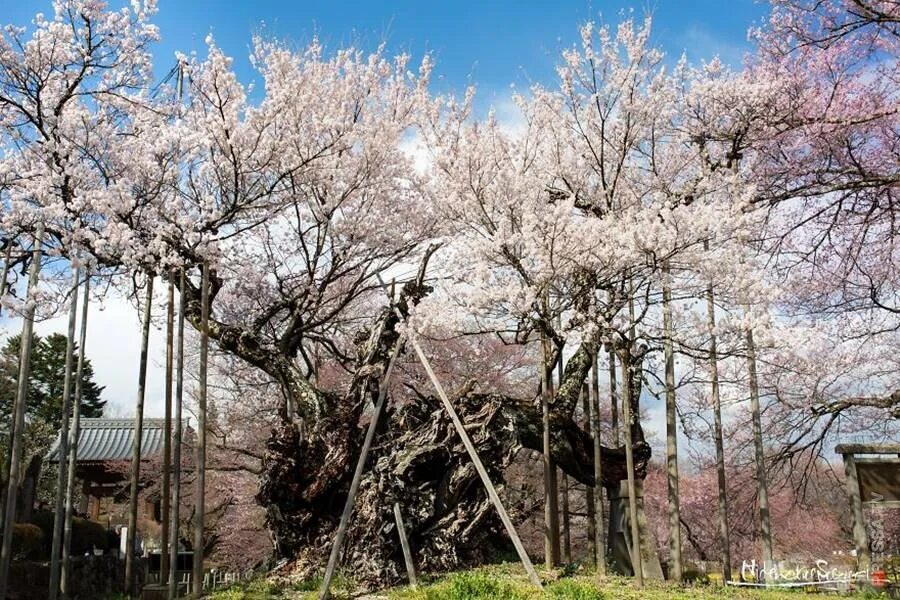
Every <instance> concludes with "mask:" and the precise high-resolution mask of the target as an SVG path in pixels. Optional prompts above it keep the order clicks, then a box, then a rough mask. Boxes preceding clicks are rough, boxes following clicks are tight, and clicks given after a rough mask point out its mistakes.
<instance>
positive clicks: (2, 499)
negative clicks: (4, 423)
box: [0, 239, 16, 539]
mask: <svg viewBox="0 0 900 600" xmlns="http://www.w3.org/2000/svg"><path fill="white" fill-rule="evenodd" d="M12 247H13V240H12V239H9V240H7V241H6V253H5V255H4V259H3V273H2V275H0V315H2V314H3V302H2V300H3V296H5V295H6V278H7V277H8V276H9V261H10V259H11V258H12ZM10 421H15V419H10ZM15 435H16V428H15V423H14V422H11V423H10V427H9V434H8V444H7V446H6V455H5V456H4V457H3V472H0V482H2V481H4V480H5V479H6V478H7V477H8V476H9V470H10V463H11V461H12V456H11V453H10V451H11V450H12V445H13V437H15ZM2 489H3V488H2V487H0V490H2ZM5 507H6V496H3V495H0V536H2V535H3V515H5V514H6V510H5ZM0 539H2V538H0Z"/></svg>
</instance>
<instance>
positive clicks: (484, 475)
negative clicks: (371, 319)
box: [378, 276, 544, 589]
mask: <svg viewBox="0 0 900 600" xmlns="http://www.w3.org/2000/svg"><path fill="white" fill-rule="evenodd" d="M378 281H379V282H380V283H381V286H382V287H383V288H384V289H385V290H387V286H386V285H385V284H384V281H382V280H381V277H380V276H378ZM394 313H396V315H397V318H398V319H400V322H401V323H405V322H406V319H404V318H403V315H402V314H401V313H400V311H399V310H398V309H397V307H396V306H395V307H394ZM407 340H408V341H409V343H410V345H411V346H412V347H413V349H414V350H415V351H416V355H417V356H418V357H419V362H421V363H422V366H423V367H424V368H425V372H426V373H427V374H428V378H429V379H431V383H432V385H434V389H435V391H437V394H438V397H439V398H440V399H441V403H442V404H443V405H444V409H445V410H446V411H447V414H449V415H450V420H451V421H452V422H453V427H454V428H455V429H456V433H457V434H459V437H460V439H462V442H463V446H465V447H466V452H468V453H469V458H470V459H471V460H472V464H473V465H475V470H476V471H478V476H479V477H481V483H482V484H484V489H485V490H486V491H487V494H488V498H490V499H491V502H492V503H493V505H494V508H495V509H496V510H497V514H499V515H500V520H501V521H502V522H503V526H504V527H505V528H506V533H507V534H509V537H510V539H511V540H512V543H513V546H515V548H516V553H517V554H518V555H519V560H521V561H522V566H523V567H525V571H526V572H527V573H528V578H529V579H530V580H531V582H532V583H533V584H534V585H536V586H537V587H538V588H540V589H543V587H544V586H543V585H542V584H541V578H540V577H538V574H537V571H535V570H534V565H533V564H531V559H530V558H528V553H527V552H525V546H523V545H522V540H521V539H519V534H518V533H517V532H516V527H515V525H513V522H512V519H510V518H509V514H508V513H507V512H506V508H504V506H503V501H502V500H500V496H499V495H498V494H497V490H496V488H494V484H493V483H491V478H490V477H489V476H488V472H487V469H485V468H484V464H483V463H482V462H481V458H479V456H478V452H477V451H476V450H475V445H474V444H473V443H472V438H470V437H469V433H468V432H467V431H466V428H465V426H464V425H463V423H462V421H461V420H460V418H459V415H458V414H456V409H455V408H453V403H452V402H450V398H448V397H447V393H446V392H445V391H444V388H443V386H442V385H441V382H440V381H439V380H438V378H437V375H435V374H434V371H433V370H432V368H431V363H430V362H429V360H428V357H427V356H425V353H424V352H423V351H422V347H421V346H420V345H419V342H418V341H416V336H415V334H414V333H413V332H412V331H410V332H408V333H407Z"/></svg>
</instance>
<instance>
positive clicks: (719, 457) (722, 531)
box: [706, 284, 731, 582]
mask: <svg viewBox="0 0 900 600" xmlns="http://www.w3.org/2000/svg"><path fill="white" fill-rule="evenodd" d="M706 315H707V316H706V322H707V327H708V328H709V334H710V337H709V376H710V382H711V383H710V386H711V389H710V393H711V395H712V404H713V437H714V438H715V446H716V476H717V479H718V487H719V543H720V544H721V545H722V581H723V582H726V581H730V580H731V539H730V536H731V534H730V533H729V531H728V494H727V492H728V487H727V484H726V480H725V440H724V435H723V434H722V400H721V396H720V394H719V356H718V351H717V348H716V304H715V297H714V295H713V287H712V284H710V285H709V286H708V287H707V288H706Z"/></svg>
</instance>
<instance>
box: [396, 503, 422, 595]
mask: <svg viewBox="0 0 900 600" xmlns="http://www.w3.org/2000/svg"><path fill="white" fill-rule="evenodd" d="M394 521H396V522H397V537H399V538H400V548H401V549H402V550H403V562H404V563H406V575H407V576H408V577H409V585H410V587H413V588H415V587H418V585H419V582H418V580H417V579H416V567H415V565H414V564H413V559H412V552H411V551H410V549H409V540H408V539H407V538H406V526H405V525H404V524H403V513H402V512H400V503H399V502H394Z"/></svg>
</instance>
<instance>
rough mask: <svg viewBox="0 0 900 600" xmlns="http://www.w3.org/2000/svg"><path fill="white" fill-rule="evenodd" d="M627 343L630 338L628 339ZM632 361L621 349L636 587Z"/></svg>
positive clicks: (639, 563)
mask: <svg viewBox="0 0 900 600" xmlns="http://www.w3.org/2000/svg"><path fill="white" fill-rule="evenodd" d="M628 343H629V344H631V343H632V340H629V342H628ZM631 370H632V361H631V349H630V348H629V347H624V348H623V349H622V388H623V396H622V417H623V419H624V427H623V431H624V432H625V470H626V473H627V474H628V511H629V521H630V523H631V566H632V568H633V569H634V577H635V583H636V584H637V587H638V588H641V587H643V585H644V566H643V558H642V556H641V529H640V524H639V523H638V508H637V482H636V478H635V475H634V447H633V445H632V444H633V443H634V434H633V431H634V424H635V422H636V419H637V416H636V415H634V414H632V413H633V412H634V411H632V410H631V408H632V406H631V404H632V397H633V394H634V386H633V385H632V377H633V373H632V372H631Z"/></svg>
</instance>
